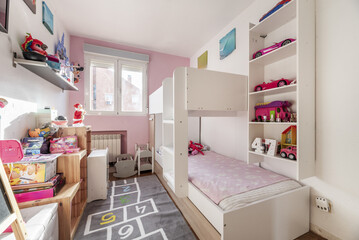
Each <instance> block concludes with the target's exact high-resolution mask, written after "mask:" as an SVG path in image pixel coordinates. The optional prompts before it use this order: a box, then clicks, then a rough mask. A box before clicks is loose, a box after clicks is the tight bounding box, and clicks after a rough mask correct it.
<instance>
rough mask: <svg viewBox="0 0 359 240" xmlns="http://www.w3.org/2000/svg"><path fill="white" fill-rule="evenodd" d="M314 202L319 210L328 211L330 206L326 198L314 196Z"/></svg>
mask: <svg viewBox="0 0 359 240" xmlns="http://www.w3.org/2000/svg"><path fill="white" fill-rule="evenodd" d="M315 203H316V206H317V208H318V209H319V210H322V211H323V212H330V208H331V206H330V203H329V201H328V199H326V198H323V197H316V198H315Z"/></svg>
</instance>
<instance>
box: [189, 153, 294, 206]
mask: <svg viewBox="0 0 359 240" xmlns="http://www.w3.org/2000/svg"><path fill="white" fill-rule="evenodd" d="M204 154H205V155H204V156H203V155H201V154H197V155H195V156H190V157H188V180H189V181H190V182H192V184H194V185H195V186H196V187H197V188H199V189H200V190H201V191H202V192H203V193H204V194H206V195H207V196H208V197H209V198H210V199H212V201H213V202H215V203H216V204H219V202H220V201H222V200H223V199H225V198H227V197H230V196H233V195H236V194H240V193H243V192H247V191H251V190H254V189H257V188H261V187H265V186H268V185H271V184H274V183H278V182H281V181H284V180H288V179H289V178H287V177H284V176H282V175H279V174H277V173H274V172H271V171H268V170H265V169H263V168H260V167H257V166H255V165H248V164H247V163H245V162H243V161H240V160H235V159H233V158H229V157H225V156H223V155H220V154H218V153H215V152H211V151H206V152H204Z"/></svg>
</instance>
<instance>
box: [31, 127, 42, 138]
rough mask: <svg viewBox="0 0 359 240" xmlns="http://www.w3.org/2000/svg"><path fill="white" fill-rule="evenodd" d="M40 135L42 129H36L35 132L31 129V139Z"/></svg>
mask: <svg viewBox="0 0 359 240" xmlns="http://www.w3.org/2000/svg"><path fill="white" fill-rule="evenodd" d="M39 135H40V128H35V130H34V131H32V130H31V129H29V137H39Z"/></svg>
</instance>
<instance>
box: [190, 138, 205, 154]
mask: <svg viewBox="0 0 359 240" xmlns="http://www.w3.org/2000/svg"><path fill="white" fill-rule="evenodd" d="M202 149H203V145H202V144H199V143H194V142H192V141H189V144H188V153H189V154H191V155H196V154H198V153H200V154H202V155H204V153H203V152H202V151H201V150H202Z"/></svg>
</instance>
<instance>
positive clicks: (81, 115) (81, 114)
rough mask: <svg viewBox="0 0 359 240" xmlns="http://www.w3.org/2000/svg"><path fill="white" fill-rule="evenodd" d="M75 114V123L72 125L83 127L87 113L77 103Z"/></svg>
mask: <svg viewBox="0 0 359 240" xmlns="http://www.w3.org/2000/svg"><path fill="white" fill-rule="evenodd" d="M74 107H75V113H74V119H73V120H74V123H73V124H72V125H73V126H74V127H82V126H84V123H83V120H84V119H85V114H86V111H85V110H84V109H83V107H82V105H81V104H80V103H76V104H75V105H74Z"/></svg>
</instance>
